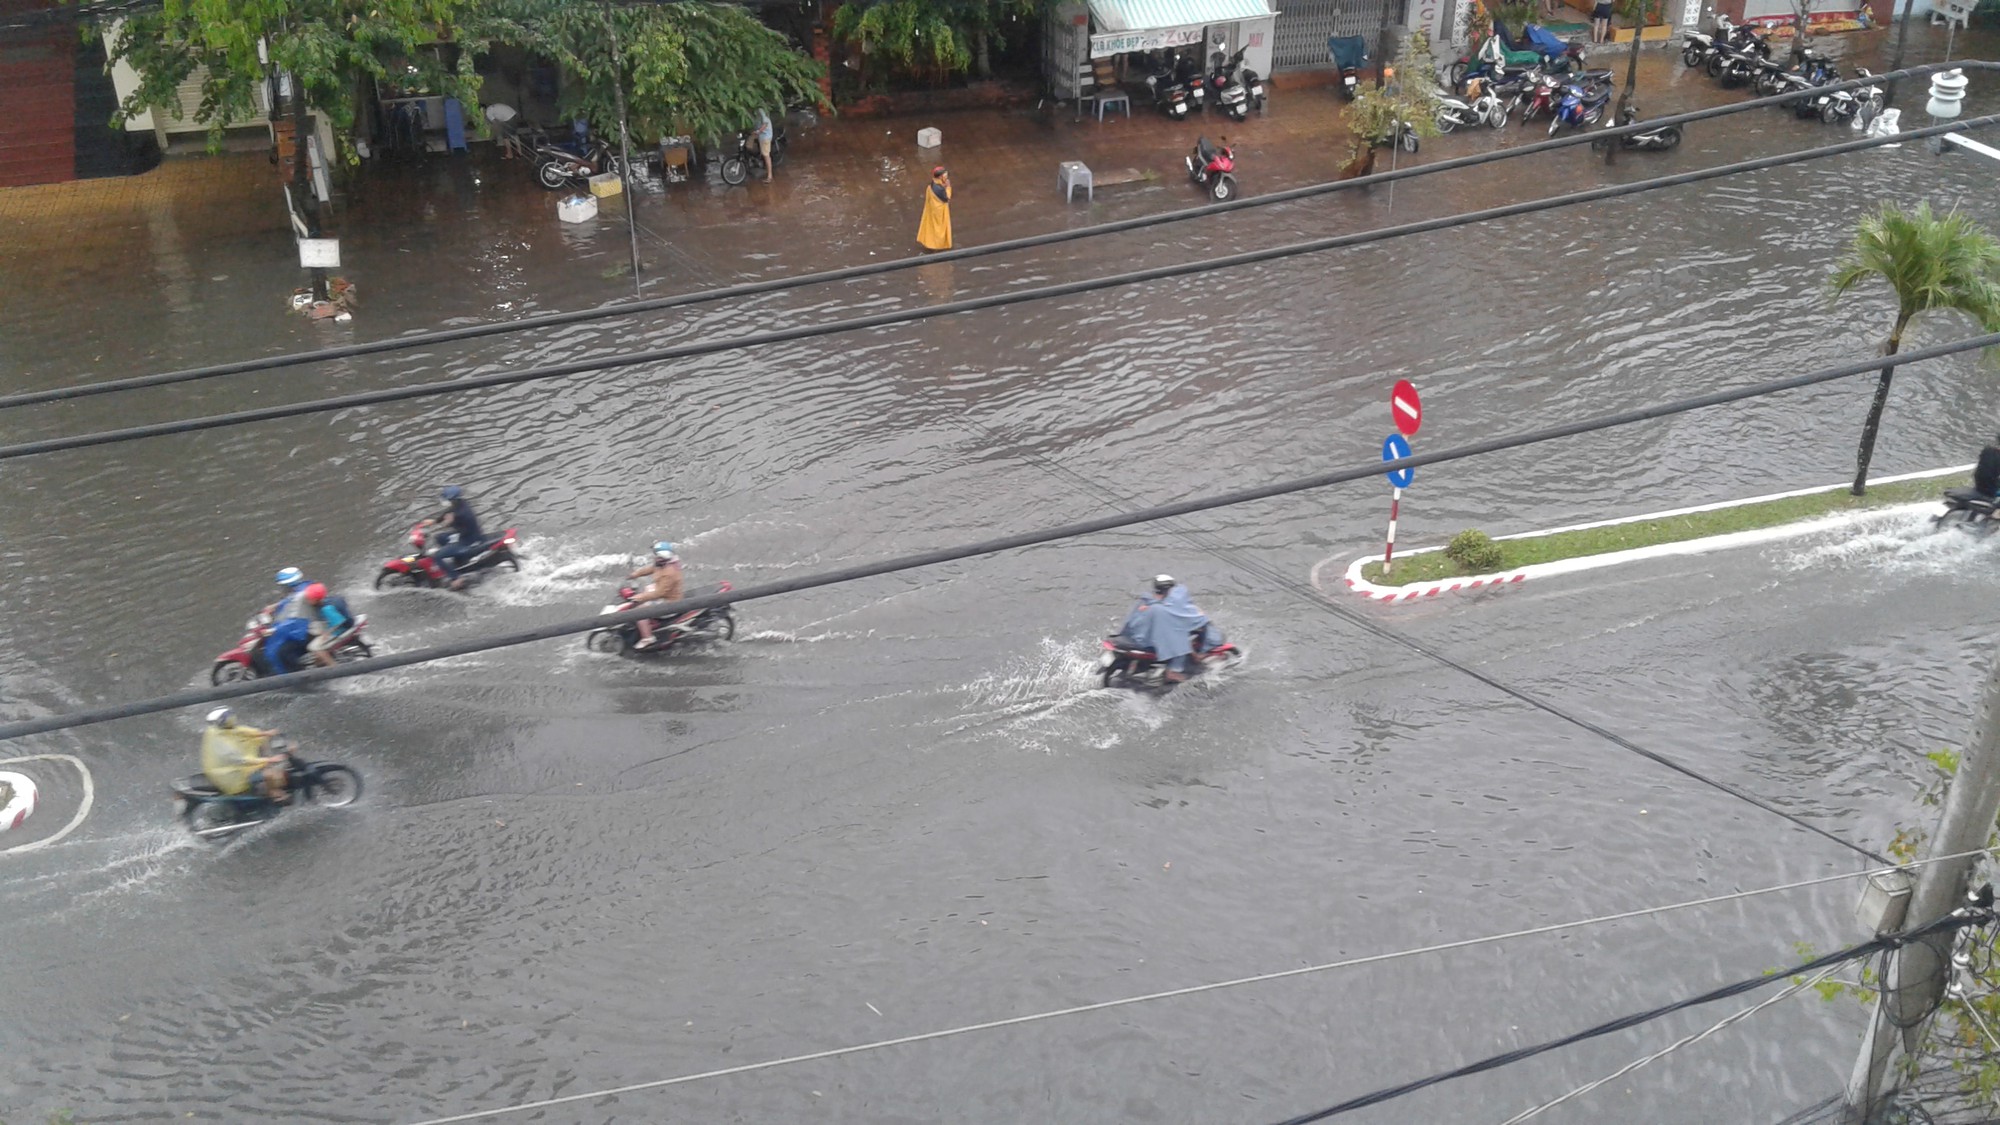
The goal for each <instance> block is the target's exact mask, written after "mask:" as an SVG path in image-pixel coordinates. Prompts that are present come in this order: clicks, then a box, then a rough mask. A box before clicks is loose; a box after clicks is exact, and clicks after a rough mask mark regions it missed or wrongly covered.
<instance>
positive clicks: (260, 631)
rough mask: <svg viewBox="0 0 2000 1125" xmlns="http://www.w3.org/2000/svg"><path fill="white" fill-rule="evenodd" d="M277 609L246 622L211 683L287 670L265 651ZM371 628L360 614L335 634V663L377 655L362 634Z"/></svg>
mask: <svg viewBox="0 0 2000 1125" xmlns="http://www.w3.org/2000/svg"><path fill="white" fill-rule="evenodd" d="M275 608H276V607H275V606H273V607H267V608H266V609H265V610H264V611H263V612H261V613H259V614H258V615H257V616H255V617H252V618H251V619H250V620H248V621H246V622H244V623H243V639H242V640H240V641H237V642H236V647H235V648H232V649H230V650H229V651H228V652H225V653H223V654H222V655H221V656H218V657H216V658H215V665H214V666H213V667H211V668H210V669H209V670H208V682H209V683H212V684H214V685H216V686H217V687H220V686H222V685H223V684H234V683H240V682H242V681H244V680H257V679H262V678H263V677H265V676H276V675H281V674H283V671H284V670H283V669H279V668H273V667H272V666H271V660H270V657H268V656H267V655H265V653H264V647H265V646H264V642H265V641H267V640H269V639H270V637H271V629H272V628H273V627H274V626H275V625H276V624H277V622H276V621H275V620H273V618H272V616H271V614H272V611H273V610H274V609H275ZM367 627H368V615H367V614H365V613H360V614H356V615H355V616H354V620H353V623H352V624H350V625H349V626H348V627H347V628H346V629H344V630H342V631H341V632H340V633H339V634H338V635H336V636H335V637H334V639H333V643H332V644H330V645H328V646H327V650H326V651H327V652H329V653H331V654H332V655H333V660H334V663H336V664H346V663H349V662H350V661H355V660H366V659H368V658H369V657H371V656H373V655H375V650H374V649H373V648H372V647H370V646H369V644H368V642H367V640H366V639H364V638H363V637H362V635H361V633H362V630H364V629H366V628H367Z"/></svg>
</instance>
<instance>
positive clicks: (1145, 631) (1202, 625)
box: [1118, 586, 1215, 661]
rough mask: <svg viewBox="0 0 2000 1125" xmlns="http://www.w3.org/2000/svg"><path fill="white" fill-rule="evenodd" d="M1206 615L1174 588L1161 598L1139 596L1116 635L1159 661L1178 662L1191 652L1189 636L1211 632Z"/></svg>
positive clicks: (1180, 589) (1183, 588) (1182, 589)
mask: <svg viewBox="0 0 2000 1125" xmlns="http://www.w3.org/2000/svg"><path fill="white" fill-rule="evenodd" d="M1214 631H1215V629H1214V626H1212V625H1210V624H1209V623H1208V615H1207V614H1205V613H1203V612H1202V611H1201V610H1199V609H1197V608H1196V607H1195V604H1194V598H1193V596H1192V595H1190V594H1189V593H1188V589H1187V587H1186V586H1175V587H1174V588H1173V589H1171V590H1168V591H1167V594H1166V596H1165V597H1163V598H1156V597H1142V598H1140V599H1139V604H1138V605H1135V606H1133V607H1132V612H1131V613H1128V614H1126V615H1125V624H1124V625H1123V626H1122V627H1121V628H1120V629H1119V630H1118V636H1119V638H1120V639H1121V640H1123V641H1125V642H1126V643H1128V644H1132V645H1136V646H1138V647H1140V648H1149V649H1152V650H1153V655H1154V656H1155V657H1156V658H1158V659H1160V660H1163V661H1164V660H1179V659H1181V658H1182V657H1185V656H1187V655H1189V654H1190V653H1192V652H1193V651H1194V643H1193V639H1192V638H1193V634H1194V633H1196V632H1204V633H1213V632H1214ZM1204 639H1206V638H1204Z"/></svg>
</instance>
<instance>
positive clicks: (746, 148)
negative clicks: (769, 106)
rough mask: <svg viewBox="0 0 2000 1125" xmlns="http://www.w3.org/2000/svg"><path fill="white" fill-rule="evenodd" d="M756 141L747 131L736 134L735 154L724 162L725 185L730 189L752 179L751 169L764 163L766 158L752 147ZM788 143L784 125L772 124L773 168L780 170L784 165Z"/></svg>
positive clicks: (723, 177) (723, 179)
mask: <svg viewBox="0 0 2000 1125" xmlns="http://www.w3.org/2000/svg"><path fill="white" fill-rule="evenodd" d="M755 140H756V138H755V135H754V134H752V133H750V132H749V131H747V130H746V131H744V132H741V133H738V134H736V151H735V153H734V154H733V155H730V156H728V157H725V158H723V161H722V182H723V183H725V184H728V185H729V186H730V187H736V186H737V185H739V184H741V183H742V182H743V181H745V180H747V179H749V178H750V169H752V168H755V167H757V166H758V165H760V164H762V163H764V158H763V157H762V156H759V155H758V154H757V150H756V149H755V148H753V147H752V144H753V142H754V141H755ZM786 143H787V142H786V137H785V127H784V125H782V124H781V123H779V122H776V121H773V122H772V123H771V167H772V168H779V167H782V166H783V165H784V163H785V146H786Z"/></svg>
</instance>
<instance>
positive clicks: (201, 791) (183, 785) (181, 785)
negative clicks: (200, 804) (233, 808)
mask: <svg viewBox="0 0 2000 1125" xmlns="http://www.w3.org/2000/svg"><path fill="white" fill-rule="evenodd" d="M173 789H174V792H176V793H179V794H180V795H181V796H183V797H195V798H214V797H220V796H222V790H220V789H217V788H216V787H215V783H214V782H211V781H210V780H208V775H207V774H199V773H197V774H192V775H190V776H188V777H183V778H181V779H180V780H178V781H175V782H174V783H173Z"/></svg>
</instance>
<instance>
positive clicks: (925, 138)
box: [917, 129, 944, 148]
mask: <svg viewBox="0 0 2000 1125" xmlns="http://www.w3.org/2000/svg"><path fill="white" fill-rule="evenodd" d="M943 143H944V134H943V133H940V132H938V131H937V130H936V129H919V130H917V147H918V148H936V147H937V146H939V145H941V144H943Z"/></svg>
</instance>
